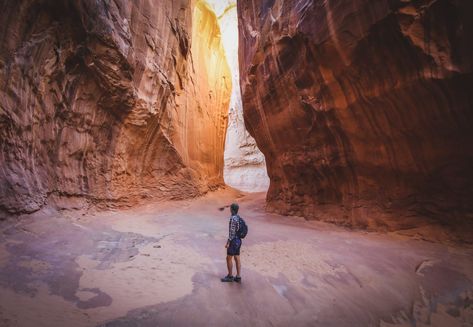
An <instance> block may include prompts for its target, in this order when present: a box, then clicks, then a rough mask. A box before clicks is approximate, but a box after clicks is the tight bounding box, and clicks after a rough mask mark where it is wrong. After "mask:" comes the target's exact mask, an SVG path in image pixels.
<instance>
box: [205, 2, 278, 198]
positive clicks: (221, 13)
mask: <svg viewBox="0 0 473 327" xmlns="http://www.w3.org/2000/svg"><path fill="white" fill-rule="evenodd" d="M207 2H208V4H209V5H210V7H211V8H212V9H213V11H214V12H215V13H216V15H217V16H218V22H219V25H220V31H221V33H222V43H223V46H224V49H225V53H226V57H227V60H228V63H229V65H230V70H231V72H232V85H233V88H232V96H231V100H230V108H229V113H228V129H227V136H226V140H225V154H224V158H225V166H224V179H225V183H226V184H227V185H230V186H232V187H235V188H237V189H239V190H242V191H246V192H263V191H266V190H267V189H268V187H269V178H268V174H267V172H266V162H265V160H264V156H263V154H262V153H261V151H260V150H259V149H258V147H257V146H256V142H255V140H254V138H253V137H252V136H251V135H250V134H249V133H248V132H247V130H246V127H245V122H244V120H243V107H242V103H241V91H240V71H239V66H238V16H237V8H236V0H207Z"/></svg>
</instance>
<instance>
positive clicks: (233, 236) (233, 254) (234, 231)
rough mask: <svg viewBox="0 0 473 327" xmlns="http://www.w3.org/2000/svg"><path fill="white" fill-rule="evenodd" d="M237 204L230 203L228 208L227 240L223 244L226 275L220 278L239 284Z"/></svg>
mask: <svg viewBox="0 0 473 327" xmlns="http://www.w3.org/2000/svg"><path fill="white" fill-rule="evenodd" d="M238 209H239V207H238V204H236V203H232V205H231V206H230V212H231V214H232V215H231V217H230V222H229V223H228V225H229V226H228V240H227V244H225V248H226V249H227V269H228V275H227V276H225V277H224V278H222V279H221V280H222V282H233V281H235V282H237V283H239V282H241V277H240V268H241V266H240V247H241V239H240V238H239V237H238V230H239V229H240V216H238ZM233 258H235V265H236V270H237V274H236V276H235V277H233V262H232V259H233Z"/></svg>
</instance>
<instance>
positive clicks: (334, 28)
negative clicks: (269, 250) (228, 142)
mask: <svg viewBox="0 0 473 327" xmlns="http://www.w3.org/2000/svg"><path fill="white" fill-rule="evenodd" d="M238 12H239V26H240V75H241V85H242V86H241V87H242V93H243V94H242V97H243V108H244V114H245V121H246V124H247V127H248V129H249V131H250V133H251V135H252V136H254V138H255V139H256V141H257V144H258V146H259V148H260V149H261V150H262V152H263V153H264V154H265V157H266V160H267V164H268V174H269V176H270V179H271V185H270V189H269V193H268V195H267V201H268V208H269V209H271V210H273V211H277V212H281V213H286V214H297V215H302V216H305V217H312V218H318V219H324V220H328V221H335V222H338V223H342V224H349V225H352V226H377V227H387V228H408V227H409V226H411V225H412V224H413V222H412V219H414V218H413V217H417V218H416V219H418V217H425V218H426V219H428V220H429V221H435V222H439V221H440V222H442V223H445V222H446V221H450V220H452V219H454V218H455V217H456V216H455V215H456V214H457V213H459V212H462V213H465V212H470V213H471V212H472V206H473V198H472V194H473V183H472V180H473V171H472V170H471V167H473V147H472V146H471V144H472V141H473V129H472V126H473V74H472V68H473V55H472V54H473V46H472V43H471V40H472V39H473V23H472V21H473V20H472V18H473V17H472V13H473V2H471V1H467V0H463V1H451V0H437V1H433V0H422V1H407V0H404V1H400V0H397V1H387V0H376V1H372V0H357V1H344V0H330V1H322V0H320V1H319V0H313V1H307V0H294V1H282V0H240V1H238ZM466 217H469V216H468V215H467V216H466ZM411 218H412V219H411ZM459 219H465V216H464V215H463V216H461V217H460V218H459ZM468 219H470V220H471V217H470V218H468ZM418 221H419V220H417V222H416V223H418Z"/></svg>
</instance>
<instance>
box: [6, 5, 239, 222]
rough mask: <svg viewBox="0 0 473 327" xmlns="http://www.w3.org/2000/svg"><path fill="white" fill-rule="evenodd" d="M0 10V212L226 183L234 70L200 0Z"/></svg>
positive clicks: (190, 191) (169, 194)
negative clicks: (194, 38) (225, 153)
mask: <svg viewBox="0 0 473 327" xmlns="http://www.w3.org/2000/svg"><path fill="white" fill-rule="evenodd" d="M0 8H1V10H2V11H1V13H0V16H1V19H0V31H1V34H0V35H1V41H0V145H1V151H0V165H1V170H0V209H1V211H3V212H4V213H5V212H7V213H18V212H32V211H35V210H38V209H39V208H41V207H42V206H44V205H45V204H47V203H52V204H56V205H57V206H59V207H66V208H70V207H84V206H86V205H90V204H102V203H103V204H105V203H106V204H109V205H110V204H117V205H122V204H132V203H135V202H137V201H139V200H140V199H142V198H150V197H153V198H158V199H159V198H165V199H171V198H186V197H193V196H197V195H200V194H202V193H204V192H206V191H207V190H209V189H212V188H215V187H217V186H219V185H221V184H223V150H224V137H225V128H226V119H227V109H228V103H229V100H230V90H231V76H230V72H229V69H228V65H227V63H226V60H225V58H224V55H223V48H222V46H221V43H220V38H219V33H218V32H217V30H218V25H217V21H216V18H215V16H214V15H212V14H211V13H210V12H207V11H205V10H204V9H202V7H201V6H199V3H198V2H195V1H192V2H191V1H190V0H181V1H171V0H163V1H151V0H149V1H139V2H138V1H124V0H123V1H92V0H81V1H66V0H62V1H56V0H54V1H53V0H41V1H27V0H23V1H1V2H0ZM195 8H196V10H195V11H194V9H195ZM193 16H194V17H193ZM193 19H196V21H197V22H196V23H194V24H193ZM193 34H194V35H195V34H198V40H197V41H196V42H192V40H191V37H192V35H193ZM207 51H208V52H211V51H212V53H213V55H212V56H209V55H208V53H207Z"/></svg>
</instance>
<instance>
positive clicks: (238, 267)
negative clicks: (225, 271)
mask: <svg viewBox="0 0 473 327" xmlns="http://www.w3.org/2000/svg"><path fill="white" fill-rule="evenodd" d="M235 265H236V269H237V274H236V275H237V276H240V269H241V262H240V256H239V255H236V256H235Z"/></svg>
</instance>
